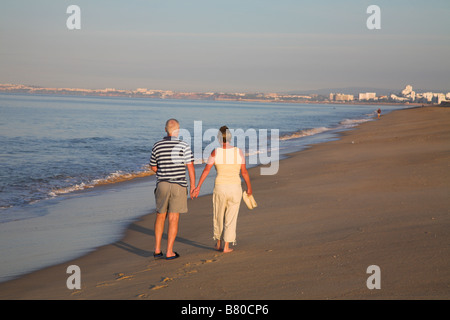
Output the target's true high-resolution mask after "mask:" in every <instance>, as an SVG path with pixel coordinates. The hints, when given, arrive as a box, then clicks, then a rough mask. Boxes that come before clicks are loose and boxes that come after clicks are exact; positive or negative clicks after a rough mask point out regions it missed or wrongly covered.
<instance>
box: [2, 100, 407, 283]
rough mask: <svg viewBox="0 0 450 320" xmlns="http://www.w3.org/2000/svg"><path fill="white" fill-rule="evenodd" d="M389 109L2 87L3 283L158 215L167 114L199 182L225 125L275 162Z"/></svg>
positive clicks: (250, 154) (250, 153) (253, 154)
mask: <svg viewBox="0 0 450 320" xmlns="http://www.w3.org/2000/svg"><path fill="white" fill-rule="evenodd" d="M379 107H380V108H381V109H382V114H386V113H389V112H391V111H393V110H397V109H401V108H404V106H388V105H383V106H377V105H373V104H372V105H356V104H312V103H311V104H297V103H272V102H271V103H268V102H241V101H212V100H175V99H173V100H169V99H149V98H135V97H97V96H68V95H32V94H10V93H0V250H1V251H0V252H1V254H0V282H4V281H7V280H10V279H13V278H17V277H20V276H21V275H24V274H26V273H29V272H32V271H35V270H38V269H42V268H45V267H48V266H51V265H55V264H59V263H63V262H65V261H69V260H71V259H74V258H77V257H79V256H82V255H84V254H86V253H89V252H91V251H93V250H95V249H97V248H99V247H101V246H103V245H106V244H110V243H113V242H115V241H118V240H119V239H120V238H121V237H122V236H123V233H124V231H125V229H126V227H127V226H128V225H129V224H130V223H132V222H133V221H136V220H138V219H139V218H140V217H142V216H144V215H147V214H150V213H152V212H154V209H155V203H154V196H153V190H154V188H155V184H156V179H155V175H154V174H153V173H152V171H151V170H150V168H149V159H150V155H151V150H152V146H153V144H154V143H155V142H156V141H158V140H160V139H161V138H163V136H164V135H165V132H164V126H165V122H166V120H167V119H170V118H175V119H177V120H179V122H180V126H181V128H182V130H181V131H180V132H181V134H180V138H181V139H183V140H185V141H187V142H188V143H190V145H191V148H192V149H193V151H194V157H195V163H196V165H195V167H196V172H197V180H198V178H199V177H200V174H201V171H202V168H203V166H204V161H205V160H206V158H207V155H208V152H206V151H207V150H211V148H213V147H214V146H215V144H216V143H217V141H216V138H215V137H216V134H217V130H218V128H220V127H221V126H223V125H226V126H228V127H229V128H230V130H231V131H232V133H234V139H235V140H234V142H235V143H237V144H239V145H238V146H239V147H241V146H242V147H243V149H244V150H245V154H246V156H247V160H248V161H247V163H248V164H249V166H250V167H251V166H258V165H259V164H269V165H270V166H272V163H275V162H276V161H277V160H278V159H283V158H285V157H287V156H288V154H289V153H292V152H296V151H300V150H303V149H305V148H308V147H309V146H311V145H313V144H316V143H322V142H326V141H330V140H334V139H338V138H339V133H340V132H342V131H346V130H352V129H353V128H355V127H356V126H357V125H359V124H361V123H364V122H368V121H374V120H376V118H377V117H376V110H377V109H378V108H379ZM279 165H282V162H281V163H280V164H279ZM273 169H274V170H272V172H266V173H264V174H276V167H275V166H274V167H273ZM261 174H263V172H262V171H261ZM213 178H214V177H212V175H211V174H210V177H209V178H208V179H209V180H208V183H205V187H204V188H202V194H201V195H204V194H208V193H212V189H213ZM136 197H139V199H141V201H134V200H133V199H136ZM142 199H143V200H142ZM99 200H100V201H99ZM119 203H120V205H118V204H119ZM124 203H125V205H124ZM124 207H126V210H124V209H123V208H124ZM69 208H70V209H69ZM149 242H151V241H149ZM149 250H151V248H149Z"/></svg>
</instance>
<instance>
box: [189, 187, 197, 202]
mask: <svg viewBox="0 0 450 320" xmlns="http://www.w3.org/2000/svg"><path fill="white" fill-rule="evenodd" d="M195 189H196V188H194V189H192V188H191V192H190V196H191V199H194V198H195Z"/></svg>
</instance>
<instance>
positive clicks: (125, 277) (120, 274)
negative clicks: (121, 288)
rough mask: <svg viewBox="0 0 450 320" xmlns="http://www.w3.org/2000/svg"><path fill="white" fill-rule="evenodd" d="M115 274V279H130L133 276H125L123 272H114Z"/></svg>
mask: <svg viewBox="0 0 450 320" xmlns="http://www.w3.org/2000/svg"><path fill="white" fill-rule="evenodd" d="M114 275H115V276H116V281H120V280H130V279H132V278H133V277H134V276H126V275H125V274H123V273H120V272H119V273H115V274H114Z"/></svg>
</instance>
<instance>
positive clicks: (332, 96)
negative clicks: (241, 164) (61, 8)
mask: <svg viewBox="0 0 450 320" xmlns="http://www.w3.org/2000/svg"><path fill="white" fill-rule="evenodd" d="M408 87H410V86H407V88H408ZM404 91H405V90H403V91H402V92H404ZM0 93H13V94H14V93H16V94H49V95H71V96H101V97H129V98H150V99H183V100H215V101H243V102H276V103H311V104H364V105H424V104H427V105H429V104H436V103H437V104H440V103H441V102H444V101H445V102H447V101H449V100H450V93H447V94H443V93H432V92H427V93H423V94H417V97H419V98H417V99H416V98H415V97H414V98H413V99H411V96H410V95H402V94H400V95H399V96H397V95H395V94H391V95H382V96H376V94H375V93H360V94H359V96H358V97H355V96H354V95H352V94H345V93H332V92H331V93H329V94H327V95H326V94H292V93H242V92H234V93H224V92H176V91H171V90H154V89H146V88H138V89H135V90H127V89H115V88H105V89H82V88H46V87H39V86H33V85H23V84H0Z"/></svg>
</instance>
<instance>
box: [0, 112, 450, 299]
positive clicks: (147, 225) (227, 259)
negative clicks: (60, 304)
mask: <svg viewBox="0 0 450 320" xmlns="http://www.w3.org/2000/svg"><path fill="white" fill-rule="evenodd" d="M449 166H450V108H442V107H425V108H416V109H408V110H401V111H396V112H392V113H390V114H388V115H386V116H383V117H382V118H381V120H377V121H372V122H368V123H365V124H363V125H360V126H359V127H357V128H356V129H354V130H351V131H347V132H344V133H343V134H342V136H341V138H340V139H339V140H336V141H331V142H327V143H323V144H319V145H314V146H312V147H311V148H309V149H307V150H304V151H301V152H298V153H296V154H292V156H291V157H290V158H288V159H285V160H282V161H281V162H280V169H279V172H278V173H277V174H276V175H273V176H260V175H259V168H252V169H251V170H250V175H251V178H252V185H253V188H254V195H255V198H256V200H257V202H258V205H259V206H258V208H257V209H255V210H252V211H250V210H248V209H247V208H245V205H244V203H242V206H241V211H240V213H239V219H238V230H237V233H238V243H237V246H236V247H235V250H234V252H232V253H228V254H223V253H220V252H217V251H214V250H213V244H214V243H213V241H212V217H211V210H212V203H211V196H210V195H207V196H203V197H201V198H198V199H195V200H189V213H188V214H186V215H182V217H181V220H180V228H179V233H178V238H177V242H176V244H175V250H176V251H177V252H179V253H180V255H181V257H180V258H179V259H176V260H173V261H165V260H158V261H155V260H154V259H153V256H152V251H153V243H154V237H153V223H154V214H149V215H147V216H144V217H143V218H142V219H140V221H138V222H135V223H133V224H131V225H130V226H129V228H128V231H127V232H126V234H125V235H124V237H123V239H122V240H121V241H118V242H117V243H114V244H111V245H107V246H104V247H102V248H100V249H98V250H96V251H94V252H93V253H90V254H88V255H86V256H84V257H82V258H79V259H75V260H74V261H70V262H67V263H63V264H60V265H56V266H53V267H50V268H46V269H43V270H40V271H37V272H33V273H31V274H28V275H26V276H23V277H21V278H19V279H16V280H12V281H9V282H6V283H2V284H0V298H1V299H182V300H184V299H194V300H197V299H213V300H216V299H217V300H225V299H244V300H246V299H257V300H259V299H275V300H278V299H289V300H295V299H449V297H450V215H449V209H450V197H449V195H450V171H449V169H450V167H449ZM99 205H101V204H99ZM164 243H165V242H164ZM72 264H75V265H78V266H79V267H80V269H81V285H82V288H81V289H80V290H76V289H75V290H69V289H67V287H66V280H67V278H68V277H69V275H68V274H67V273H66V268H67V267H68V266H69V265H72ZM370 265H377V266H379V268H380V270H381V274H380V283H381V288H380V289H372V290H370V289H368V287H367V285H366V280H367V279H368V277H369V276H370V275H371V274H368V273H367V268H368V267H369V266H370Z"/></svg>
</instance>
